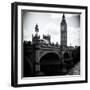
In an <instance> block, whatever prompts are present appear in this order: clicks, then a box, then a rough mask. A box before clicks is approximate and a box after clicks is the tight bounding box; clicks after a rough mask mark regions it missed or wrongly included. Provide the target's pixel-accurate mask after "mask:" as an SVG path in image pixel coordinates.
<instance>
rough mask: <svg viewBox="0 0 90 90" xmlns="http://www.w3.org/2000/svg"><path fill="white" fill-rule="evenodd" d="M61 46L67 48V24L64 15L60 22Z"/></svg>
mask: <svg viewBox="0 0 90 90" xmlns="http://www.w3.org/2000/svg"><path fill="white" fill-rule="evenodd" d="M61 46H67V23H66V20H65V15H64V14H63V16H62V21H61Z"/></svg>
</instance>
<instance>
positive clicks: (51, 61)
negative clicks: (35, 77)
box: [40, 52, 60, 75]
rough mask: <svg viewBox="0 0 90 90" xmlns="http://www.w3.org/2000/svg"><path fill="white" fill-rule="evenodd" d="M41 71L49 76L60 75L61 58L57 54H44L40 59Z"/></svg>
mask: <svg viewBox="0 0 90 90" xmlns="http://www.w3.org/2000/svg"><path fill="white" fill-rule="evenodd" d="M40 71H41V72H44V73H45V74H47V75H54V74H57V73H60V57H59V54H57V53H55V52H51V53H50V52H49V53H47V54H44V55H43V56H42V57H41V58H40Z"/></svg>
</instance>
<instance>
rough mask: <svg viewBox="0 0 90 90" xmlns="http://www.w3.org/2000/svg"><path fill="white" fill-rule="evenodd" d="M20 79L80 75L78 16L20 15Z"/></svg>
mask: <svg viewBox="0 0 90 90" xmlns="http://www.w3.org/2000/svg"><path fill="white" fill-rule="evenodd" d="M22 31H23V58H24V60H23V77H30V76H48V75H80V14H77V13H76V14H70V13H68V14H67V13H65V12H63V13H42V12H30V11H22Z"/></svg>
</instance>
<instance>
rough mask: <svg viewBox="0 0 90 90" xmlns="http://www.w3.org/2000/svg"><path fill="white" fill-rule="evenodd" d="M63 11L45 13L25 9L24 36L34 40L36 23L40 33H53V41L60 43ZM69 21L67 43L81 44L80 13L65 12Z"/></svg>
mask: <svg viewBox="0 0 90 90" xmlns="http://www.w3.org/2000/svg"><path fill="white" fill-rule="evenodd" d="M62 15H63V14H62V13H43V12H30V11H23V14H22V16H23V17H22V19H23V22H22V24H23V36H24V37H23V38H24V40H27V41H32V34H33V35H35V25H36V24H38V26H39V35H40V37H41V39H42V36H43V34H46V35H47V34H50V35H51V42H54V43H56V42H58V43H59V44H60V40H61V38H60V36H61V25H60V23H61V20H62ZM65 17H66V22H67V45H70V44H71V45H72V46H77V45H80V15H79V14H65Z"/></svg>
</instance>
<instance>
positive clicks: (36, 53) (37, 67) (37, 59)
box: [35, 50, 40, 72]
mask: <svg viewBox="0 0 90 90" xmlns="http://www.w3.org/2000/svg"><path fill="white" fill-rule="evenodd" d="M35 56H36V57H35V62H36V63H35V72H40V62H39V51H38V50H36V52H35Z"/></svg>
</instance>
